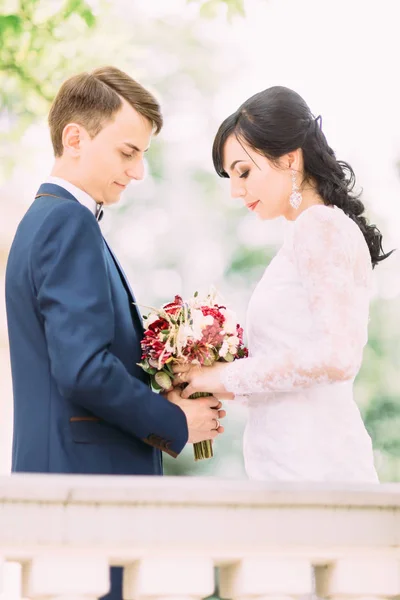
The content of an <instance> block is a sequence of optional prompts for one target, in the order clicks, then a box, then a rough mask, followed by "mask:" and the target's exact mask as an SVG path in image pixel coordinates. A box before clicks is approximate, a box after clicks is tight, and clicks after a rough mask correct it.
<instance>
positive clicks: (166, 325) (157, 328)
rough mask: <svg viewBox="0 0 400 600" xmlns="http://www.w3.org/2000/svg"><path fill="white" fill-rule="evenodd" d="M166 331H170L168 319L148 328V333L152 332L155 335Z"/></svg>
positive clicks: (152, 324) (158, 320)
mask: <svg viewBox="0 0 400 600" xmlns="http://www.w3.org/2000/svg"><path fill="white" fill-rule="evenodd" d="M164 329H169V323H168V321H167V320H166V319H161V318H160V319H157V321H154V322H153V323H151V324H150V325H149V326H148V329H147V331H152V332H154V333H160V331H163V330H164ZM146 333H147V332H146Z"/></svg>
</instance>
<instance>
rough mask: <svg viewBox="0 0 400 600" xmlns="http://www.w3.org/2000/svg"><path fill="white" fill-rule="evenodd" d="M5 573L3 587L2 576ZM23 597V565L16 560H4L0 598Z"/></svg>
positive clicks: (12, 598)
mask: <svg viewBox="0 0 400 600" xmlns="http://www.w3.org/2000/svg"><path fill="white" fill-rule="evenodd" d="M2 575H3V587H2V585H1V578H2V577H1V576H2ZM20 599H21V565H20V564H19V563H15V562H4V563H3V566H2V567H1V566H0V600H20Z"/></svg>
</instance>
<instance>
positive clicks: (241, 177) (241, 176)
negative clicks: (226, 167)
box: [239, 169, 250, 179]
mask: <svg viewBox="0 0 400 600" xmlns="http://www.w3.org/2000/svg"><path fill="white" fill-rule="evenodd" d="M249 173H250V169H247V171H245V172H244V173H242V174H241V175H239V177H240V179H247V177H248V176H249Z"/></svg>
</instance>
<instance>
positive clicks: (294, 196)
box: [289, 169, 303, 210]
mask: <svg viewBox="0 0 400 600" xmlns="http://www.w3.org/2000/svg"><path fill="white" fill-rule="evenodd" d="M302 200H303V196H302V195H301V192H299V188H298V186H297V181H296V171H295V170H294V169H292V193H291V194H290V198H289V202H290V205H291V206H293V208H294V209H295V210H297V209H298V208H299V206H300V204H301V203H302Z"/></svg>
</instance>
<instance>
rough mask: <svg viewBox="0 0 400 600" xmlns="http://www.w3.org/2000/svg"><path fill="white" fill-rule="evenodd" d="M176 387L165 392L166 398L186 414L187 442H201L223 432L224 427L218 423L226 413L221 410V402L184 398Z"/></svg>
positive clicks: (207, 398) (210, 397)
mask: <svg viewBox="0 0 400 600" xmlns="http://www.w3.org/2000/svg"><path fill="white" fill-rule="evenodd" d="M179 391H180V390H178V389H174V390H172V391H170V392H168V394H167V398H168V400H169V401H170V402H173V404H176V405H177V406H179V408H181V410H183V412H184V413H185V416H186V420H187V424H188V429H189V440H188V441H189V442H190V443H191V444H195V443H196V442H203V441H205V440H213V439H215V438H216V437H217V436H218V435H219V434H221V433H223V431H224V428H223V427H221V425H220V420H221V419H223V418H224V417H225V415H226V412H225V411H224V410H221V407H222V403H221V402H220V401H219V400H217V398H214V396H207V397H206V398H197V399H196V400H185V399H184V398H182V397H181V396H180V395H179Z"/></svg>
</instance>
